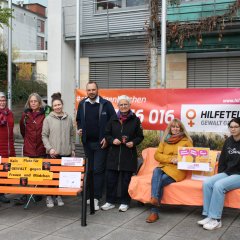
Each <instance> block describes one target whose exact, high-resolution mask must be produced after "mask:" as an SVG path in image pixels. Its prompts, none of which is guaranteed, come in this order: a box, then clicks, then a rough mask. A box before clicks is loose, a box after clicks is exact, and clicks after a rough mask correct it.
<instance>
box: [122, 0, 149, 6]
mask: <svg viewBox="0 0 240 240" xmlns="http://www.w3.org/2000/svg"><path fill="white" fill-rule="evenodd" d="M146 2H147V1H146V0H127V2H126V7H133V6H141V5H145V4H146Z"/></svg>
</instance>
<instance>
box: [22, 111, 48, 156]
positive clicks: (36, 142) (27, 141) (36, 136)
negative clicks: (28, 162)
mask: <svg viewBox="0 0 240 240" xmlns="http://www.w3.org/2000/svg"><path fill="white" fill-rule="evenodd" d="M44 118H45V112H44V110H43V109H41V110H40V112H38V113H37V115H35V117H34V115H33V112H32V110H30V109H27V110H25V111H24V113H23V114H22V117H21V120H20V131H21V134H22V136H23V138H24V146H23V155H24V156H27V157H41V156H44V155H45V154H46V149H45V148H44V146H43V142H42V126H43V120H44Z"/></svg>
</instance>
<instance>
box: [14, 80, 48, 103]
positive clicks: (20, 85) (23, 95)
mask: <svg viewBox="0 0 240 240" xmlns="http://www.w3.org/2000/svg"><path fill="white" fill-rule="evenodd" d="M33 92H37V93H38V94H39V95H40V96H47V84H46V83H43V82H39V81H20V80H18V81H15V82H14V83H13V86H12V100H13V103H17V102H19V101H20V102H21V101H24V102H25V101H27V99H28V96H29V95H30V94H31V93H33Z"/></svg>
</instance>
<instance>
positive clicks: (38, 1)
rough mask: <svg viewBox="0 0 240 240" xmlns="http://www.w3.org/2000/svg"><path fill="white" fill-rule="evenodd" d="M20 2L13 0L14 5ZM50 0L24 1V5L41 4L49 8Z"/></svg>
mask: <svg viewBox="0 0 240 240" xmlns="http://www.w3.org/2000/svg"><path fill="white" fill-rule="evenodd" d="M18 1H19V0H13V1H12V2H13V3H17V2H18ZM47 2H48V0H24V3H39V4H41V5H43V6H46V7H47Z"/></svg>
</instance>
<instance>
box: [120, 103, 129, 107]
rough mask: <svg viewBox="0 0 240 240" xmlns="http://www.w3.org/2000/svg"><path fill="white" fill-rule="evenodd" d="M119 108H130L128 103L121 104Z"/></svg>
mask: <svg viewBox="0 0 240 240" xmlns="http://www.w3.org/2000/svg"><path fill="white" fill-rule="evenodd" d="M118 106H119V107H127V106H129V104H128V103H123V104H119V105H118Z"/></svg>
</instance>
